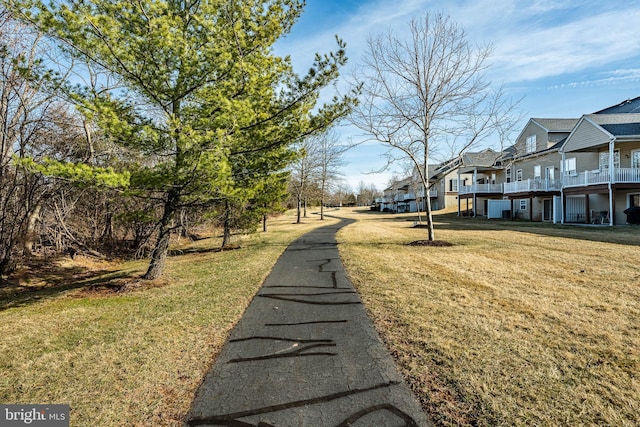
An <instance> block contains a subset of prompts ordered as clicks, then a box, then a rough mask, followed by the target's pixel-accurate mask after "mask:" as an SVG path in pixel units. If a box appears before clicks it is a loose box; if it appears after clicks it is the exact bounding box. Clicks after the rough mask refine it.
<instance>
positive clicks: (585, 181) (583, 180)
mask: <svg viewBox="0 0 640 427" xmlns="http://www.w3.org/2000/svg"><path fill="white" fill-rule="evenodd" d="M612 175H613V176H612ZM609 182H611V183H612V184H640V169H638V168H616V169H614V171H613V174H611V173H609V170H607V169H603V170H598V169H596V170H592V171H584V172H580V173H576V174H573V175H567V176H565V177H563V178H562V183H563V185H564V186H565V187H586V186H589V185H599V184H608V183H609Z"/></svg>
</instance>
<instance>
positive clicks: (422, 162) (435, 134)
mask: <svg viewBox="0 0 640 427" xmlns="http://www.w3.org/2000/svg"><path fill="white" fill-rule="evenodd" d="M409 30H410V34H409V36H408V38H407V39H406V40H405V39H403V38H401V37H400V36H398V35H396V34H394V33H393V32H391V31H390V32H388V33H387V34H386V35H382V36H377V37H370V38H369V40H368V49H367V51H366V53H365V57H364V63H363V66H362V68H361V71H360V72H358V73H357V74H356V81H357V82H358V84H360V85H362V96H361V100H360V104H359V106H358V107H357V108H356V110H355V111H354V114H353V115H352V121H353V123H354V124H355V125H356V126H357V127H358V128H360V129H361V130H363V131H364V132H365V133H366V134H367V135H369V136H370V138H371V139H373V140H377V141H379V142H381V143H383V144H386V145H388V148H389V149H388V150H387V153H386V154H387V159H388V164H391V162H393V161H395V160H400V159H402V158H405V159H406V158H408V159H409V160H410V162H411V163H412V164H413V165H415V167H416V170H417V172H418V175H419V178H420V180H421V181H422V185H423V186H424V189H425V194H427V193H428V191H429V188H430V184H429V176H428V165H429V158H430V156H431V155H433V154H434V153H436V152H438V150H443V149H445V150H446V149H451V147H452V145H453V146H455V147H456V151H457V152H458V153H462V152H464V151H465V150H468V149H469V148H470V147H472V146H473V145H474V144H477V143H478V142H480V141H483V140H485V139H486V138H487V137H488V136H489V135H491V134H492V133H493V132H494V131H495V129H496V126H498V125H499V124H500V121H501V120H502V119H503V118H504V117H505V116H506V115H508V114H509V112H510V111H512V110H513V108H514V104H512V103H509V102H507V101H506V100H505V99H504V95H503V91H502V89H499V90H493V89H492V87H491V85H490V83H489V82H488V81H487V79H486V71H487V67H488V64H487V59H488V58H489V56H490V54H491V51H492V48H491V46H477V47H476V46H474V45H472V44H470V42H469V41H468V40H467V35H466V33H465V31H464V29H462V28H461V27H460V26H458V25H457V24H455V23H454V22H452V21H451V20H450V18H449V17H447V16H444V15H443V14H433V15H432V14H426V15H425V16H424V17H422V18H419V19H413V20H411V22H410V23H409ZM425 211H426V219H427V226H428V239H429V240H434V232H433V219H432V216H431V204H430V201H429V198H428V197H425Z"/></svg>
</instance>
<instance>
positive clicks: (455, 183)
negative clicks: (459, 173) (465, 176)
mask: <svg viewBox="0 0 640 427" xmlns="http://www.w3.org/2000/svg"><path fill="white" fill-rule="evenodd" d="M449 188H450V189H451V192H457V191H458V189H459V188H460V187H459V186H458V178H454V179H452V180H451V184H449Z"/></svg>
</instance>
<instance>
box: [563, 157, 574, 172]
mask: <svg viewBox="0 0 640 427" xmlns="http://www.w3.org/2000/svg"><path fill="white" fill-rule="evenodd" d="M562 170H563V173H564V174H565V175H577V174H578V170H577V169H576V158H575V157H570V158H568V159H565V160H564V168H563V169H562Z"/></svg>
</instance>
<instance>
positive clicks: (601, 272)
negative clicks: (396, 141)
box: [338, 211, 640, 426]
mask: <svg viewBox="0 0 640 427" xmlns="http://www.w3.org/2000/svg"><path fill="white" fill-rule="evenodd" d="M352 217H354V218H357V219H358V220H359V221H358V222H356V223H355V224H352V225H350V226H348V227H346V228H344V229H343V230H341V231H340V233H339V236H338V238H339V241H340V243H341V244H340V251H341V256H342V257H343V260H344V262H345V266H346V267H347V270H348V273H349V276H350V278H351V280H352V281H353V283H354V285H356V287H357V288H358V291H359V292H360V294H361V295H362V298H363V300H364V302H365V304H366V306H367V308H368V310H369V312H370V314H371V316H372V318H373V319H374V322H375V323H376V325H377V327H378V329H379V330H380V332H381V334H382V335H383V337H384V339H385V341H386V342H387V344H388V346H389V348H390V349H391V351H392V353H393V354H394V355H395V357H396V359H397V361H398V363H399V365H400V367H401V369H402V371H403V373H404V375H405V376H406V377H407V378H408V379H409V381H410V383H411V385H412V387H413V388H414V390H415V391H416V393H417V394H418V396H419V398H420V399H421V400H422V402H423V404H424V406H425V408H426V409H427V411H428V412H429V413H430V415H431V416H432V418H433V419H434V421H435V422H436V424H438V425H485V426H493V425H523V426H524V425H628V426H632V425H637V422H638V414H640V404H639V403H638V402H640V274H639V270H638V265H640V250H639V249H640V248H639V247H638V242H639V239H638V238H639V237H640V231H639V230H638V229H637V228H635V227H616V228H613V229H611V228H608V227H604V228H599V229H592V228H581V227H562V226H552V225H545V224H529V223H518V222H510V221H496V222H492V221H487V220H483V219H466V218H464V219H463V218H457V217H455V216H453V215H444V216H435V221H436V222H437V224H436V237H437V238H438V239H441V240H444V241H447V242H450V243H453V246H451V247H421V246H418V247H412V246H408V245H406V243H407V242H411V241H415V240H416V239H419V238H424V235H425V234H426V231H425V230H420V229H414V228H413V227H412V223H411V222H410V221H411V220H413V219H414V218H413V217H410V216H407V215H405V216H402V215H383V214H377V215H376V214H365V213H358V212H357V211H356V212H354V213H353V214H352ZM400 219H404V220H405V221H401V220H400ZM383 242H384V243H383Z"/></svg>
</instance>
